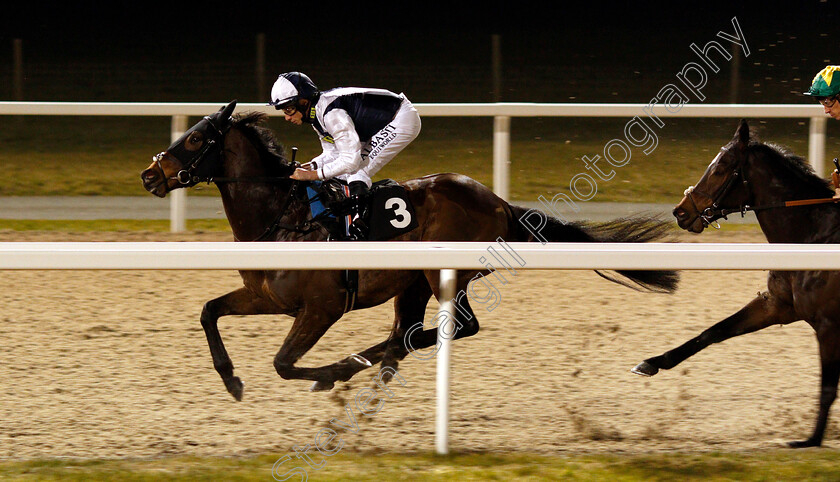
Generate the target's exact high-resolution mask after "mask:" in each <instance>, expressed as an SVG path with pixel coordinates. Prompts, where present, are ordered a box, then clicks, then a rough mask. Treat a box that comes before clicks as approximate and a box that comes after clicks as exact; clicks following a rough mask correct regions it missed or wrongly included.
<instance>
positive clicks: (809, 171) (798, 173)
mask: <svg viewBox="0 0 840 482" xmlns="http://www.w3.org/2000/svg"><path fill="white" fill-rule="evenodd" d="M749 147H750V148H752V149H753V150H754V151H756V152H758V153H762V154H764V155H765V157H767V158H769V159H773V160H774V161H775V162H774V164H775V165H776V166H778V167H781V168H783V169H784V171H785V172H786V173H787V174H790V175H791V176H792V177H793V178H795V179H796V180H798V181H800V182H802V183H804V184H805V186H806V187H807V188H808V189H809V190H811V191H812V192H814V194H815V195H817V194H818V193H820V192H821V191H825V192H826V193H827V194H829V195H830V194H834V189H833V188H831V187H830V184H829V182H828V180H826V179H823V178H822V177H820V176H819V175H817V173H816V172H814V168H813V166H811V164H810V163H809V162H808V161H807V160H806V159H805V158H804V157H802V156H798V155H796V154H794V153H793V152H792V151H791V150H790V149H788V148H787V147H785V146H781V145H779V144H775V143H771V142H768V143H764V142H760V141H758V140H756V139H751V140H750V143H749Z"/></svg>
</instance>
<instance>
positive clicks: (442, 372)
mask: <svg viewBox="0 0 840 482" xmlns="http://www.w3.org/2000/svg"><path fill="white" fill-rule="evenodd" d="M456 274H457V271H456V270H454V269H442V270H440V298H439V299H440V312H439V313H438V317H437V319H438V320H439V324H438V327H437V329H438V350H437V357H436V360H437V382H436V383H437V385H436V387H437V390H436V391H437V410H436V412H435V452H437V453H438V454H440V455H446V454H448V453H449V354H450V350H451V345H452V338H453V337H454V336H455V330H456V328H455V326H456V325H455V319H454V318H453V317H454V316H455V309H454V305H453V303H452V300H453V299H454V298H455V279H456Z"/></svg>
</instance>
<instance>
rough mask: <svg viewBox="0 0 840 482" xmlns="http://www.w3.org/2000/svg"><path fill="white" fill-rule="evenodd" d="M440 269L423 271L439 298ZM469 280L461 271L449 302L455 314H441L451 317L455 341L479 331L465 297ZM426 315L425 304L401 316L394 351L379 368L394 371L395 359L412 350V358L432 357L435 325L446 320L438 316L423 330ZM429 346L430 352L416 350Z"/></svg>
mask: <svg viewBox="0 0 840 482" xmlns="http://www.w3.org/2000/svg"><path fill="white" fill-rule="evenodd" d="M439 276H440V275H439V272H437V271H427V272H426V279H427V280H428V283H427V285H428V286H429V290H432V291H433V292H434V295H435V297H436V298H438V300H439V301H440V288H439V287H440V281H439ZM471 280H472V278H470V277H469V274H467V273H464V274H463V275H459V278H458V285H457V286H456V294H455V299H454V300H452V304H453V306H454V313H445V314H443V315H444V316H445V317H450V316H451V317H452V320H453V322H454V323H455V335H454V337H453V339H454V340H458V339H461V338H465V337H468V336H472V335H475V334H476V333H478V329H479V325H478V319H477V318H476V317H475V313H474V312H473V309H472V307H471V306H470V303H469V300H468V299H467V295H466V293H467V291H466V289H467V285H468V284H469V282H470V281H471ZM424 316H425V303H424V305H423V307H422V309H421V310H418V311H417V312H416V313H413V315H412V316H405V317H402V318H401V319H400V323H399V329H398V330H397V332H396V333H394V336H393V337H392V342H391V345H390V346H389V349H391V350H392V351H393V355H392V356H393V359H391V358H387V356H386V359H385V360H383V362H382V368H383V369H386V368H390V369H393V370H394V371H396V368H397V364H398V361H400V360H402V359H403V358H405V357H406V356H407V355H408V354H409V353H412V355H414V356H415V357H417V358H419V359H421V360H427V359H430V358H433V357H434V356H435V354H436V353H437V343H438V328H437V324H439V323H443V322H445V321H446V319H445V318H444V317H441V316H440V315H439V316H438V317H437V318H436V319H435V322H436V327H435V328H432V329H429V330H424V329H423V317H424ZM431 346H435V349H434V350H432V351H431V353H428V352H426V353H419V352H418V351H419V350H422V349H424V348H429V347H431ZM388 375H390V370H388V371H386V376H385V377H383V380H384V381H386V382H387V381H388V380H390V376H388Z"/></svg>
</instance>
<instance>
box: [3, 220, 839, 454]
mask: <svg viewBox="0 0 840 482" xmlns="http://www.w3.org/2000/svg"><path fill="white" fill-rule="evenodd" d="M26 240H40V241H58V240H71V241H82V240H85V241H88V240H97V241H102V240H106V241H143V240H207V241H227V240H228V236H227V235H224V234H193V235H181V236H179V235H168V234H160V233H156V234H149V233H123V234H115V233H110V234H108V233H98V234H73V235H69V236H67V235H60V234H55V233H33V232H29V233H14V232H0V241H26ZM686 240H691V241H716V242H740V241H752V242H759V241H762V238H760V237H757V236H756V235H754V234H743V233H741V234H739V233H734V234H733V233H728V232H718V233H713V234H704V235H702V236H698V237H692V238H690V239H689V238H686ZM765 277H766V273H765V272H757V271H747V272H734V271H733V272H721V271H718V272H714V271H709V272H703V271H688V272H684V273H683V281H682V283H681V288H680V290H679V291H678V293H677V294H675V295H653V294H640V293H636V292H634V291H631V290H629V289H627V288H624V287H622V286H619V285H615V284H612V283H609V282H607V281H605V280H603V279H601V278H599V277H598V276H597V275H595V274H594V273H593V272H590V271H580V272H577V271H523V272H520V274H519V275H518V276H516V277H515V278H513V279H512V281H511V283H509V284H508V285H507V286H504V287H503V288H502V291H501V293H502V302H501V304H500V305H499V306H498V308H496V309H495V310H494V311H493V312H492V313H488V312H486V311H484V312H482V311H481V309H480V308H477V309H476V313H477V315H478V317H479V320H480V322H481V326H482V330H481V331H480V332H479V334H478V335H476V336H475V337H473V338H470V339H466V340H461V341H458V342H456V343H455V345H454V347H453V355H452V364H453V367H454V369H453V384H452V394H453V399H452V424H451V436H450V439H451V446H452V449H453V450H456V451H491V452H495V451H526V452H538V453H553V454H563V453H586V452H609V453H645V452H656V451H709V450H718V451H725V450H738V449H763V448H777V447H778V442H779V441H782V440H793V439H801V438H805V437H807V436H808V435H810V432H811V429H812V428H813V421H814V416H815V413H816V407H817V395H818V389H819V364H818V358H817V346H816V341H815V339H814V336H813V333H812V330H811V328H810V327H809V326H808V325H807V324H805V323H804V322H799V323H795V324H793V325H789V326H786V327H771V328H768V329H766V330H764V331H763V332H759V333H755V334H751V335H746V336H743V337H740V338H736V339H732V340H729V341H727V342H725V343H723V344H720V345H716V346H713V347H710V348H709V349H707V350H705V351H703V352H701V353H699V354H698V355H697V356H695V357H694V358H692V359H689V360H688V361H687V362H685V363H684V364H682V365H680V366H678V367H677V368H676V369H674V370H671V371H664V372H661V373H660V374H659V375H657V376H655V377H653V378H642V377H639V376H636V375H633V374H631V373H630V372H629V370H630V368H632V367H633V366H634V365H635V364H636V363H638V362H639V361H641V360H642V359H644V358H647V357H649V356H653V355H658V354H660V353H661V352H662V351H664V350H666V349H670V348H672V347H674V346H676V345H677V344H679V343H682V342H683V341H685V340H687V339H689V338H690V337H692V336H694V335H695V334H697V333H699V332H700V331H701V330H702V329H705V328H706V327H708V326H710V325H712V324H713V323H714V322H717V321H719V320H720V319H722V318H724V317H725V316H728V315H729V314H731V313H733V312H734V311H736V310H737V309H739V308H740V307H742V306H743V305H744V304H745V303H746V302H747V301H749V300H750V299H752V297H753V296H755V294H756V292H757V291H759V290H762V289H764V288H765V287H766V284H765ZM0 286H2V298H0V299H2V310H0V326H2V331H0V346H2V348H3V349H2V352H1V353H2V355H0V356H2V363H3V373H4V377H3V378H4V389H3V390H2V391H0V458H5V459H27V458H53V457H82V458H102V457H107V458H111V457H147V456H163V455H171V454H194V455H228V456H234V455H246V454H254V453H264V452H277V453H286V452H287V451H289V450H290V449H291V448H292V446H293V445H299V446H303V445H305V444H309V443H312V439H313V438H314V436H315V434H316V433H317V432H318V430H319V429H320V428H321V427H323V426H325V424H327V423H328V422H329V420H330V419H331V418H332V417H339V418H341V419H342V420H346V419H347V415H346V414H345V411H344V404H345V403H347V402H350V403H351V404H352V400H353V396H354V395H355V393H356V392H357V391H358V390H359V389H361V388H364V387H367V386H369V385H370V380H371V378H372V377H373V376H374V375H375V372H374V371H373V370H368V371H365V372H362V373H360V374H359V375H357V376H356V378H354V379H353V380H352V381H351V382H350V383H348V384H341V383H339V384H337V385H336V389H335V390H333V392H331V393H323V392H322V393H310V392H309V391H308V388H309V386H310V382H306V381H286V380H282V379H281V378H280V377H279V376H277V374H276V373H275V371H274V367H273V366H272V361H273V358H274V355H275V353H276V351H277V349H278V348H279V346H280V344H281V342H282V341H283V337H284V336H285V334H286V332H287V331H288V329H289V327H290V325H291V321H292V319H291V318H289V317H278V316H258V317H247V318H242V317H227V318H222V320H221V322H220V324H219V326H220V330H221V333H222V337H223V339H224V340H225V342H226V345H227V349H228V351H229V353H230V355H231V358H232V359H233V362H234V364H235V366H236V373H237V375H238V376H240V377H241V378H242V379H243V381H244V382H245V397H244V400H243V401H242V402H239V403H237V402H236V401H234V399H233V398H232V397H231V396H230V395H229V394H228V393H227V392H226V391H225V389H224V386H223V384H222V382H221V380H220V378H219V377H218V375H217V374H216V372H215V370H214V369H213V365H212V361H211V359H210V354H209V350H208V348H207V343H206V340H205V337H204V333H203V331H202V329H201V325H200V323H199V313H200V311H201V307H202V305H203V303H204V302H205V301H207V300H209V299H211V298H214V297H216V296H219V295H221V294H224V293H226V292H228V291H230V290H233V289H236V288H238V287H239V286H241V282H240V278H239V275H238V274H237V273H236V272H233V271H166V272H152V271H123V272H116V271H71V272H55V271H53V272H45V271H17V272H12V271H3V272H0ZM436 308H437V303H435V302H432V303H430V309H429V313H430V314H431V313H432V312H433V309H436ZM392 317H393V312H392V304H391V303H388V304H386V305H383V306H381V307H378V308H374V309H370V310H367V311H362V312H355V313H352V314H350V315H347V316H346V317H345V318H344V319H343V320H341V321H340V322H339V323H337V324H336V325H335V326H334V327H333V328H332V329H331V330H330V332H329V333H328V334H327V335H326V336H325V337H324V338H323V339H322V340H321V341H320V342H319V343H318V344H317V345H316V346H315V348H314V349H313V350H312V351H311V352H310V353H309V354H308V355H307V356H306V357H305V358H304V359H303V362H302V365H304V366H314V365H321V364H324V363H330V362H333V361H337V360H338V359H340V358H343V357H345V356H347V355H348V354H350V353H354V352H358V351H360V350H361V349H363V348H366V347H368V346H370V345H373V344H374V343H377V342H379V341H381V340H384V339H385V337H386V335H387V333H388V331H389V329H390V326H391V322H392ZM427 319H431V317H427ZM400 370H401V374H402V375H403V377H404V378H405V380H406V382H407V384H406V385H405V386H399V385H397V384H394V385H392V388H393V390H394V392H395V397H394V398H393V399H391V400H389V401H387V402H386V403H385V405H384V407H383V409H382V410H381V411H380V412H379V413H378V414H376V415H375V416H373V417H369V418H367V419H365V420H362V421H360V427H361V428H360V431H359V434H358V435H356V434H348V433H344V434H342V435H341V438H342V440H343V442H344V444H345V446H344V450H347V451H398V452H411V451H431V450H432V449H433V444H434V436H433V431H434V397H435V392H434V387H435V383H434V380H435V376H434V373H435V362H434V360H430V361H420V360H416V359H414V358H412V357H408V358H407V359H406V360H405V361H404V362H403V363H402V364H401V366H400ZM837 422H838V417H837V416H836V415H835V418H834V419H833V421H832V422H831V423H830V426H829V429H828V432H827V435H826V437H827V440H826V446H828V447H840V443H838V440H837V437H838V430H837Z"/></svg>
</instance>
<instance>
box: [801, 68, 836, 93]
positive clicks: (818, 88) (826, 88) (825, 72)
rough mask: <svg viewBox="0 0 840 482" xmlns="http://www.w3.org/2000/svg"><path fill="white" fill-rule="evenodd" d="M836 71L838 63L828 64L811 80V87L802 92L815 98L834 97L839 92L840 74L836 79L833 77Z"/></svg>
mask: <svg viewBox="0 0 840 482" xmlns="http://www.w3.org/2000/svg"><path fill="white" fill-rule="evenodd" d="M838 71H840V65H829V66H826V68H824V69H822V70H820V71H819V73H818V74H817V75H816V76H815V77H814V80H813V82H811V88H810V89H808V92H805V93H804V94H805V95H810V96H813V97H817V98H827V97H834V96H835V95H837V94H840V75H838V76H837V79H835V78H834V74H836V73H837V72H838Z"/></svg>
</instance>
